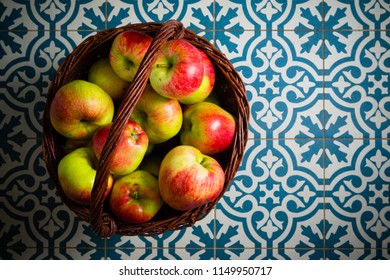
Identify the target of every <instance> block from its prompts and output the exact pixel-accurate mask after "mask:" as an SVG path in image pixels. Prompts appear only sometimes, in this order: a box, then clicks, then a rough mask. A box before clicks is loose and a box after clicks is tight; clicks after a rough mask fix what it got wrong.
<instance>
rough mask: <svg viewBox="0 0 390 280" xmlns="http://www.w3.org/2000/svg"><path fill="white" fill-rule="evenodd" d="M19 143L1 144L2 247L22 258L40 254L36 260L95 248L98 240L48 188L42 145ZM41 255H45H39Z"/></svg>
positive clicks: (49, 182) (54, 192) (49, 183)
mask: <svg viewBox="0 0 390 280" xmlns="http://www.w3.org/2000/svg"><path fill="white" fill-rule="evenodd" d="M19 140H20V139H4V140H2V142H3V144H2V146H1V150H0V154H1V162H0V168H1V174H2V177H1V181H0V206H1V207H0V211H1V217H2V220H1V222H0V224H1V227H0V239H1V240H2V242H1V244H2V247H3V246H4V247H7V248H9V249H7V250H6V251H10V250H11V251H12V250H13V251H14V252H15V253H20V254H19V255H20V256H21V257H22V258H24V256H25V255H23V252H24V251H25V250H27V249H28V248H31V247H34V248H37V250H40V251H42V252H41V253H39V258H52V257H55V254H56V253H55V252H54V250H55V248H60V247H76V248H77V247H78V246H82V247H85V246H86V245H88V246H90V247H91V248H94V247H96V244H97V243H99V242H100V243H101V238H99V237H97V236H96V235H95V234H94V233H93V232H92V231H91V230H90V229H89V227H86V226H85V225H86V223H84V222H81V221H80V219H78V218H77V217H76V216H75V214H74V213H73V212H72V211H70V210H69V209H68V207H66V206H65V205H64V204H63V203H62V201H61V199H60V197H59V196H58V194H57V192H56V189H55V188H54V186H53V185H52V183H51V181H50V179H49V176H48V174H47V171H46V168H45V163H44V161H43V157H42V152H41V149H42V148H41V142H40V141H39V140H36V139H24V140H23V142H19ZM101 245H104V241H103V243H102V244H101ZM43 248H48V250H43ZM44 252H47V254H48V255H46V256H45V255H42V254H45V253H44ZM27 254H28V251H27ZM2 257H3V256H2ZM5 257H6V258H8V257H9V255H8V254H7V255H6V256H5ZM17 257H18V256H17V255H15V256H14V257H12V256H11V258H17ZM26 257H27V256H26Z"/></svg>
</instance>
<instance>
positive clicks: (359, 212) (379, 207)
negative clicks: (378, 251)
mask: <svg viewBox="0 0 390 280" xmlns="http://www.w3.org/2000/svg"><path fill="white" fill-rule="evenodd" d="M355 141H356V142H358V144H359V146H360V147H359V148H358V145H356V146H357V147H355V153H354V154H353V158H349V159H348V160H346V162H348V163H347V164H345V165H344V167H341V166H342V163H340V164H337V171H336V170H335V168H331V167H329V168H327V169H326V175H327V177H329V179H328V180H327V185H326V191H327V194H328V195H327V204H326V208H327V209H330V210H331V211H333V212H334V213H335V215H337V216H338V219H337V220H336V221H335V223H338V222H340V223H341V222H343V221H350V222H351V223H352V224H351V225H352V226H353V227H354V228H355V233H356V234H357V235H356V236H357V238H358V239H360V241H359V244H357V245H359V246H360V245H361V246H363V247H364V248H386V247H387V246H388V240H389V237H390V216H389V206H390V184H389V175H390V165H389V163H390V161H389V156H390V155H389V143H388V141H387V140H366V141H362V140H360V141H358V140H355ZM338 142H339V143H340V144H341V145H346V143H349V142H350V141H349V140H340V141H338ZM333 144H334V143H333V141H327V142H326V146H327V147H329V146H331V145H333ZM345 155H346V153H344V152H342V151H340V152H339V153H337V154H336V156H337V157H338V158H341V159H344V158H346V157H345ZM341 161H342V160H341ZM343 163H344V162H343ZM333 169H334V170H333ZM361 242H363V243H361ZM355 247H357V246H355Z"/></svg>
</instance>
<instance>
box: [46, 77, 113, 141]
mask: <svg viewBox="0 0 390 280" xmlns="http://www.w3.org/2000/svg"><path fill="white" fill-rule="evenodd" d="M113 116H114V103H113V101H112V99H111V97H110V96H109V95H108V94H107V93H106V92H105V91H104V90H103V89H102V88H100V87H99V86H97V85H95V84H93V83H90V82H87V81H83V80H74V81H71V82H69V83H66V84H65V85H63V86H62V87H61V88H60V89H59V90H58V91H57V92H56V95H55V96H54V98H53V102H52V104H51V107H50V121H51V124H52V125H53V127H54V129H55V130H56V131H57V132H58V133H60V134H61V135H63V136H65V137H67V138H72V139H86V138H90V137H91V136H92V135H93V134H94V133H95V131H96V130H97V129H98V128H99V127H101V126H104V125H106V124H108V123H111V122H112V119H113Z"/></svg>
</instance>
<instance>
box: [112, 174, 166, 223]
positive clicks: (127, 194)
mask: <svg viewBox="0 0 390 280" xmlns="http://www.w3.org/2000/svg"><path fill="white" fill-rule="evenodd" d="M163 203H164V202H163V200H162V198H161V196H160V191H159V188H158V181H157V179H156V178H155V177H154V176H153V175H152V174H150V173H149V172H147V171H145V170H136V171H134V172H132V173H130V174H128V175H126V176H123V177H121V178H119V179H117V180H116V181H115V184H114V186H113V188H112V192H111V195H110V198H109V206H110V209H111V211H112V213H113V214H114V215H115V216H117V217H118V218H119V219H121V220H122V221H125V222H128V223H144V222H147V221H149V220H151V219H152V218H153V217H154V216H155V215H156V214H157V212H158V210H160V208H161V206H162V205H163Z"/></svg>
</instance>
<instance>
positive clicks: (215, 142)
mask: <svg viewBox="0 0 390 280" xmlns="http://www.w3.org/2000/svg"><path fill="white" fill-rule="evenodd" d="M235 131H236V121H235V118H234V117H233V115H231V114H230V113H229V112H227V111H226V110H224V109H223V108H222V107H219V106H218V105H216V104H213V103H210V102H199V103H196V104H193V105H191V106H189V107H188V108H187V109H186V110H185V111H184V113H183V127H182V129H181V131H180V141H181V143H182V144H184V145H191V146H194V147H195V148H197V149H199V150H200V151H201V152H202V153H203V154H206V155H214V154H216V153H220V152H223V151H225V150H227V149H228V148H229V147H230V146H231V144H232V143H233V139H234V135H235Z"/></svg>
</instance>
